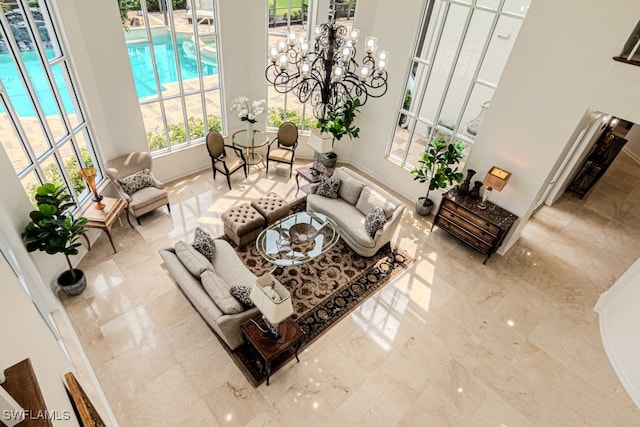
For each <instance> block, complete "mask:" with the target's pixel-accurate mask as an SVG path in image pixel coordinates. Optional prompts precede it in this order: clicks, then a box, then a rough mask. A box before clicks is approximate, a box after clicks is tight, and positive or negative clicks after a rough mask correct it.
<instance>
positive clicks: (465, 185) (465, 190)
mask: <svg viewBox="0 0 640 427" xmlns="http://www.w3.org/2000/svg"><path fill="white" fill-rule="evenodd" d="M475 174H476V171H474V170H473V169H469V170H468V171H467V178H466V179H465V180H464V182H463V183H462V184H460V189H459V190H458V194H459V195H461V196H466V195H467V193H468V192H469V186H470V185H471V178H472V177H473V175H475Z"/></svg>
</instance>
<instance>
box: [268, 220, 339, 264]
mask: <svg viewBox="0 0 640 427" xmlns="http://www.w3.org/2000/svg"><path fill="white" fill-rule="evenodd" d="M339 238H340V231H339V230H338V225H337V224H336V223H335V221H334V220H332V219H331V218H329V217H328V216H326V215H323V214H321V213H316V212H298V213H294V214H293V215H289V216H288V217H286V218H284V219H281V220H280V221H278V222H276V223H274V224H272V225H271V226H269V227H267V228H265V229H264V230H262V232H261V233H260V234H259V235H258V238H257V239H256V247H257V248H258V252H260V255H262V256H263V257H264V258H265V259H266V260H268V261H269V262H271V263H273V264H274V265H276V266H280V267H284V266H293V265H300V264H304V263H306V262H308V261H311V260H312V259H314V258H316V257H318V256H320V255H321V254H323V253H325V252H326V251H328V250H329V249H331V248H332V247H333V245H335V244H336V243H337V242H338V239H339Z"/></svg>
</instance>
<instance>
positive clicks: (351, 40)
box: [265, 21, 389, 122]
mask: <svg viewBox="0 0 640 427" xmlns="http://www.w3.org/2000/svg"><path fill="white" fill-rule="evenodd" d="M359 35H360V31H359V30H357V29H352V30H349V29H348V28H347V27H345V26H344V25H339V24H336V22H335V21H332V22H330V23H326V24H320V25H318V26H317V27H316V29H315V46H314V48H313V50H312V49H311V45H310V42H309V41H308V40H306V39H304V38H302V37H301V38H296V34H295V33H293V32H290V33H289V36H288V38H287V40H284V39H283V40H280V41H279V42H278V44H277V45H276V46H273V47H271V48H269V58H270V60H271V64H270V65H269V66H268V67H267V69H266V71H265V76H266V78H267V81H268V82H269V83H271V84H272V85H273V87H274V88H275V90H276V91H277V92H279V93H287V92H293V93H294V94H295V95H296V97H297V98H298V99H299V100H300V102H302V103H305V102H307V101H309V100H311V105H312V107H313V115H314V116H315V117H316V118H317V119H318V120H320V121H321V122H322V121H324V120H326V113H327V105H328V104H330V103H334V102H335V100H336V99H338V98H340V99H348V100H351V101H353V100H355V99H360V104H361V105H364V104H365V103H366V102H367V99H368V98H369V97H372V98H379V97H381V96H382V95H384V94H385V93H386V92H387V78H388V76H387V71H386V69H385V67H386V65H387V61H388V59H389V53H388V52H387V51H384V50H380V51H378V41H377V39H376V38H375V37H367V38H366V39H365V42H364V48H365V52H366V54H365V56H364V58H363V59H362V65H358V63H357V62H356V61H355V59H354V57H355V56H356V42H357V41H358V36H359Z"/></svg>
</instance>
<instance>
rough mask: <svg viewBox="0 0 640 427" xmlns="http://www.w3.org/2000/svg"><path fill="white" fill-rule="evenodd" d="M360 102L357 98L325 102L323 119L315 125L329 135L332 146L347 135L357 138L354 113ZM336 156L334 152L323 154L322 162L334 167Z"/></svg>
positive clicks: (358, 132)
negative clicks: (325, 107)
mask: <svg viewBox="0 0 640 427" xmlns="http://www.w3.org/2000/svg"><path fill="white" fill-rule="evenodd" d="M360 105H361V103H360V100H359V99H358V98H356V99H354V100H350V99H347V100H343V99H341V98H336V100H335V102H333V103H329V104H327V110H326V114H325V117H324V119H322V120H319V121H318V123H317V124H316V127H317V128H318V129H320V132H322V133H325V134H328V135H331V137H332V138H333V141H332V146H333V144H335V142H336V140H338V141H339V140H340V139H342V137H343V136H345V135H347V136H348V137H349V138H352V139H353V138H358V136H359V134H360V128H359V127H357V126H356V125H355V120H356V114H357V113H358V112H359V111H360V110H358V108H359V107H360ZM337 158H338V156H337V155H336V153H334V152H330V153H327V154H325V157H324V159H323V164H324V165H325V166H327V167H335V165H336V161H337Z"/></svg>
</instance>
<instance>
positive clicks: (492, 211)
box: [431, 187, 518, 264]
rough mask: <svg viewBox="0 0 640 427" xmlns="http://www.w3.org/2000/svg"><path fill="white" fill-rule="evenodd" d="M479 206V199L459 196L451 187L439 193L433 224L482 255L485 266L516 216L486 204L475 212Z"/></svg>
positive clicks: (456, 190) (496, 206)
mask: <svg viewBox="0 0 640 427" xmlns="http://www.w3.org/2000/svg"><path fill="white" fill-rule="evenodd" d="M479 204H480V199H478V198H471V197H468V196H459V195H458V188H457V187H456V188H453V189H451V190H449V191H448V192H447V193H445V194H443V196H442V202H441V203H440V207H439V208H438V212H437V213H436V216H435V219H434V221H433V225H437V226H438V227H440V228H442V229H443V230H445V231H447V232H449V233H450V234H452V235H453V236H455V237H457V238H458V239H460V240H462V241H463V242H465V243H466V244H468V245H469V246H471V247H472V248H474V249H476V250H477V251H478V252H481V253H482V254H484V256H485V259H484V262H483V264H485V263H486V262H487V260H488V259H489V257H490V256H491V255H492V254H493V253H494V252H495V251H496V250H497V249H498V247H500V245H501V244H502V241H503V240H504V238H505V236H506V235H507V233H508V232H509V230H510V229H511V226H512V225H513V223H514V222H516V220H517V219H518V217H517V216H516V215H514V214H512V213H511V212H509V211H507V210H506V209H503V208H501V207H500V206H498V205H496V204H494V203H491V202H489V201H487V202H485V204H486V205H487V208H486V209H479V208H478V205H479ZM431 228H433V226H432V227H431Z"/></svg>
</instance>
